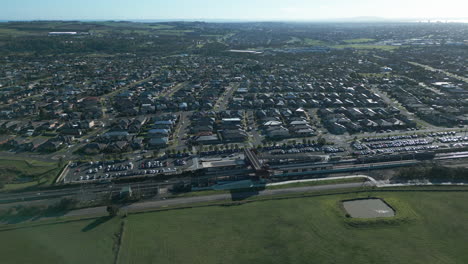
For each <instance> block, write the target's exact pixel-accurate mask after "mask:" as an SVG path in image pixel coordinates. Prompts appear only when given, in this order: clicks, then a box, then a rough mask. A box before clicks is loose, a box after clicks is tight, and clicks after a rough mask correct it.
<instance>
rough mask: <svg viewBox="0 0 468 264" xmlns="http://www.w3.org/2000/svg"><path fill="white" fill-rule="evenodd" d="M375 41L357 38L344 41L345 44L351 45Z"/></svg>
mask: <svg viewBox="0 0 468 264" xmlns="http://www.w3.org/2000/svg"><path fill="white" fill-rule="evenodd" d="M373 41H375V39H371V38H356V39H345V40H343V42H345V43H350V44H353V43H366V42H373Z"/></svg>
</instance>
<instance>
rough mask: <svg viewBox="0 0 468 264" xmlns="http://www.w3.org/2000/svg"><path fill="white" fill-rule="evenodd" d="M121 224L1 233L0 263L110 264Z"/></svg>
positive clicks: (76, 224) (57, 226) (55, 226)
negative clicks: (0, 257)
mask: <svg viewBox="0 0 468 264" xmlns="http://www.w3.org/2000/svg"><path fill="white" fill-rule="evenodd" d="M119 231H120V220H119V219H111V220H109V221H107V222H105V223H102V224H99V222H96V220H83V221H76V222H70V223H63V224H50V225H43V226H36V227H29V228H28V227H26V228H19V229H15V230H6V231H4V230H1V229H0V244H1V245H2V246H1V247H0V255H1V256H2V260H1V263H4V264H13V263H38V264H41V263H64V264H65V263H77V264H78V263H113V262H114V255H115V250H116V247H117V242H118V234H119Z"/></svg>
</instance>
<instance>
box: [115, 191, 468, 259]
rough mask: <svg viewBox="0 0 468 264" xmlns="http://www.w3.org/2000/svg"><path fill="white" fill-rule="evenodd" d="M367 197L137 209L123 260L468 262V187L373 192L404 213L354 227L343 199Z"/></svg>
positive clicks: (122, 251)
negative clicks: (394, 218) (466, 190)
mask: <svg viewBox="0 0 468 264" xmlns="http://www.w3.org/2000/svg"><path fill="white" fill-rule="evenodd" d="M366 195H367V194H359V195H355V194H353V195H349V194H348V195H333V196H322V197H314V198H301V199H290V200H279V201H266V202H255V203H249V204H244V205H241V206H236V207H209V208H197V209H186V210H179V211H167V212H159V213H149V214H140V215H131V216H130V217H129V219H128V221H129V222H128V225H127V232H126V239H125V240H124V243H123V245H122V249H121V258H120V260H121V261H120V263H361V264H362V263H405V264H406V263H467V262H468V251H467V250H466V245H467V244H468V236H467V235H466V234H467V232H468V221H467V219H468V204H467V203H466V200H467V199H468V193H437V192H434V193H425V192H415V193H413V192H410V193H402V192H397V193H380V192H379V193H370V194H369V195H372V196H378V197H381V198H384V199H388V201H389V203H394V204H396V205H395V207H396V209H397V216H398V214H403V215H404V216H405V217H404V219H401V221H382V222H381V223H378V221H377V222H376V221H370V222H369V225H366V224H365V221H360V225H359V227H355V225H353V224H352V223H350V222H349V220H348V219H346V218H345V217H344V212H343V211H342V210H341V209H340V208H339V203H340V201H341V200H343V199H349V198H358V197H363V196H364V197H365V196H366ZM399 208H400V209H401V210H403V211H398V209H399Z"/></svg>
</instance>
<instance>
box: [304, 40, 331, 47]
mask: <svg viewBox="0 0 468 264" xmlns="http://www.w3.org/2000/svg"><path fill="white" fill-rule="evenodd" d="M304 45H307V46H327V43H326V42H323V41H321V40H317V39H310V38H306V39H304Z"/></svg>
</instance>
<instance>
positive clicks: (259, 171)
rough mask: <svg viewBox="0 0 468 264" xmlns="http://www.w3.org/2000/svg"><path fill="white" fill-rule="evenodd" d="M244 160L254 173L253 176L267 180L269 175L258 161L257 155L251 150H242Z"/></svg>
mask: <svg viewBox="0 0 468 264" xmlns="http://www.w3.org/2000/svg"><path fill="white" fill-rule="evenodd" d="M244 154H245V158H246V160H247V162H248V163H249V164H250V165H251V166H252V168H253V169H254V171H255V176H256V177H260V178H267V177H268V176H269V175H270V172H269V171H268V169H267V168H266V166H264V165H263V164H262V163H261V162H260V160H259V159H258V156H257V154H255V152H253V151H252V150H251V149H248V148H246V149H245V150H244Z"/></svg>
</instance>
